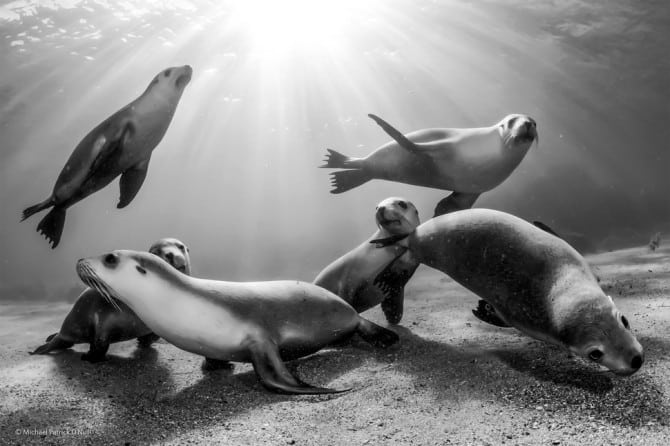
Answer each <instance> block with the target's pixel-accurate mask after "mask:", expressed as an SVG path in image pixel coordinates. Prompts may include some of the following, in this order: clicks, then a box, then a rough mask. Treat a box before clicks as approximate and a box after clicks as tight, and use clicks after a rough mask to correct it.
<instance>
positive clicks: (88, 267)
mask: <svg viewBox="0 0 670 446" xmlns="http://www.w3.org/2000/svg"><path fill="white" fill-rule="evenodd" d="M77 273H78V274H79V277H80V278H81V279H82V281H83V282H84V283H86V284H87V285H88V286H90V287H92V288H95V289H97V290H98V291H100V292H101V294H103V295H104V296H105V297H107V298H108V299H109V301H110V302H116V300H115V299H114V298H116V299H119V300H121V301H122V302H124V303H125V304H126V305H128V306H129V307H130V308H131V309H132V310H133V311H134V312H135V313H136V314H137V315H138V316H139V317H140V318H141V319H142V320H143V321H144V322H145V323H146V324H147V326H148V327H149V328H150V329H151V330H152V331H153V332H154V333H156V334H157V335H159V336H160V337H162V338H163V339H165V340H166V341H168V342H170V343H171V344H174V345H175V346H177V347H179V348H181V349H182V350H186V351H188V352H191V353H195V354H198V355H203V356H206V357H208V358H213V359H217V360H223V361H242V362H251V363H252V364H253V366H254V370H255V371H256V374H257V375H258V377H259V379H260V381H261V383H262V384H263V385H264V386H265V387H267V388H268V389H270V390H272V391H276V392H285V393H301V394H311V393H334V392H338V391H340V390H334V389H327V388H321V387H313V386H310V385H309V384H305V383H303V382H302V381H300V380H299V379H297V378H296V377H295V376H293V375H292V374H291V373H290V372H289V371H288V369H287V368H286V366H285V365H284V363H283V362H282V359H283V360H288V359H295V358H300V357H302V356H306V355H309V354H311V353H314V352H316V351H318V350H320V349H321V348H323V347H325V346H327V345H329V344H332V343H334V342H338V341H342V340H344V339H345V338H347V337H349V336H351V335H352V334H353V333H358V334H359V335H361V337H362V338H363V339H364V340H366V341H368V342H370V343H372V344H374V345H377V346H380V347H387V346H390V345H392V344H394V343H396V342H397V341H398V335H397V334H396V333H394V332H393V331H391V330H387V329H386V328H383V327H380V326H379V325H376V324H373V323H372V322H370V321H368V320H366V319H364V318H362V317H361V316H359V315H358V313H357V312H356V310H354V309H353V307H351V305H349V304H348V303H346V302H345V301H344V300H342V299H341V298H339V297H338V296H336V295H335V294H333V293H331V292H330V291H328V290H325V289H323V288H321V287H319V286H316V285H314V284H311V283H305V282H299V281H295V280H292V281H288V280H286V281H273V282H246V283H241V282H222V281H216V280H206V279H198V278H195V277H191V276H187V275H185V274H180V273H178V272H176V271H174V269H172V268H170V266H169V265H168V264H167V263H166V262H165V261H164V260H163V259H161V258H159V257H157V256H153V255H151V254H148V253H142V252H137V251H113V252H110V253H108V254H104V255H102V256H98V257H90V258H87V259H81V260H79V262H78V263H77Z"/></svg>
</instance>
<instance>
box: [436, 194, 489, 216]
mask: <svg viewBox="0 0 670 446" xmlns="http://www.w3.org/2000/svg"><path fill="white" fill-rule="evenodd" d="M480 195H481V194H467V193H464V192H456V191H454V192H452V193H451V194H449V195H447V196H446V197H445V198H443V199H442V200H440V201H439V203H437V206H435V215H433V217H438V216H440V215H444V214H448V213H449V212H454V211H461V210H463V209H470V208H471V207H472V205H473V204H475V201H477V198H479V196H480Z"/></svg>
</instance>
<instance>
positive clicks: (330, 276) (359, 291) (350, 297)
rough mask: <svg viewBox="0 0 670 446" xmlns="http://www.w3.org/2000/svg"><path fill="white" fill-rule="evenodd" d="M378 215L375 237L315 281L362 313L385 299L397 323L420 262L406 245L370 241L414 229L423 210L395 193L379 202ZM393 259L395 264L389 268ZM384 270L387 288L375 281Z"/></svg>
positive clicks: (385, 308) (391, 319)
mask: <svg viewBox="0 0 670 446" xmlns="http://www.w3.org/2000/svg"><path fill="white" fill-rule="evenodd" d="M375 219H376V221H377V227H378V228H379V229H378V230H377V231H376V232H375V233H374V234H373V235H372V237H370V238H369V239H368V240H367V241H365V242H363V243H362V244H360V245H359V246H357V247H356V248H354V249H352V250H351V251H349V252H348V253H346V254H345V255H343V256H342V257H340V258H338V259H337V260H335V261H334V262H333V263H331V264H330V265H328V266H326V267H325V268H324V269H323V271H321V272H320V273H319V275H318V276H317V277H316V279H314V284H315V285H319V286H320V287H323V288H325V289H327V290H329V291H332V292H333V293H335V294H337V295H338V296H340V297H341V298H342V299H344V300H346V301H347V302H348V303H349V304H350V305H351V306H352V307H354V309H355V310H356V311H358V312H359V313H361V312H363V311H365V310H368V309H370V308H372V307H374V306H375V305H377V304H379V303H381V305H382V311H383V312H384V315H385V316H386V319H387V320H388V321H389V322H390V323H392V324H397V323H398V322H400V319H402V313H403V300H404V288H405V285H406V284H407V281H408V280H409V279H410V278H411V277H412V274H414V271H416V268H417V267H418V266H419V263H418V262H416V261H414V259H413V258H412V256H410V255H404V253H405V251H406V250H405V249H404V248H401V247H399V246H396V245H390V246H387V247H385V248H382V249H377V248H375V247H374V246H372V245H371V244H370V243H369V241H370V240H374V239H379V238H387V237H390V236H393V235H398V234H403V235H405V234H408V233H410V232H412V231H414V229H415V228H416V227H417V226H418V225H419V223H420V221H419V212H418V211H417V210H416V207H415V206H414V204H412V203H411V202H409V201H407V200H405V199H402V198H397V197H391V198H387V199H385V200H383V201H382V202H380V203H379V204H378V205H377V207H376V209H375ZM391 262H393V266H392V267H391V268H386V267H387V266H388V265H389V264H390V263H391ZM382 272H384V283H385V284H386V285H388V286H387V287H385V289H381V288H379V287H378V286H375V285H374V284H373V282H374V279H375V277H377V276H378V275H379V274H380V273H382Z"/></svg>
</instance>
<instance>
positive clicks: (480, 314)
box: [472, 299, 511, 328]
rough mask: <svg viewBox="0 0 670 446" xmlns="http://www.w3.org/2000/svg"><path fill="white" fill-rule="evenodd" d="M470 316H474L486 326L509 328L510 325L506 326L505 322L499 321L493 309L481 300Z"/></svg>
mask: <svg viewBox="0 0 670 446" xmlns="http://www.w3.org/2000/svg"><path fill="white" fill-rule="evenodd" d="M472 314H474V315H475V317H477V318H478V319H479V320H481V321H483V322H486V323H487V324H491V325H495V326H496V327H503V328H509V327H511V325H509V324H507V323H506V322H505V321H503V320H502V319H500V317H499V316H498V315H497V314H496V310H495V308H493V306H492V305H491V304H489V303H488V302H486V301H485V300H483V299H481V300H480V301H479V302H478V304H477V308H476V309H475V310H472Z"/></svg>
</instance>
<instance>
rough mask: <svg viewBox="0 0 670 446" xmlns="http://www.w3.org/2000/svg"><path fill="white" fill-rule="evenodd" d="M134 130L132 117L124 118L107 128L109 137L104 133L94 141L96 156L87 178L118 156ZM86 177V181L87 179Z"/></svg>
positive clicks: (106, 132)
mask: <svg viewBox="0 0 670 446" xmlns="http://www.w3.org/2000/svg"><path fill="white" fill-rule="evenodd" d="M134 131H135V125H134V124H133V123H132V121H131V120H130V119H124V120H122V121H120V122H119V123H118V125H115V126H112V127H111V128H108V129H106V131H105V134H109V138H107V136H106V135H105V134H103V135H100V136H99V137H98V139H97V140H96V142H95V143H94V145H93V146H94V151H95V153H94V158H93V162H92V163H91V167H90V168H89V170H88V175H87V176H86V178H88V177H90V176H93V175H95V172H96V171H97V170H98V169H100V168H101V167H102V166H104V165H106V164H107V163H109V162H110V161H111V160H113V159H114V156H118V154H120V153H121V152H122V151H123V147H124V146H125V145H126V144H127V143H128V139H129V138H130V137H131V136H132V134H133V133H134ZM86 178H84V181H86ZM84 181H82V183H83V182H84Z"/></svg>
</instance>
